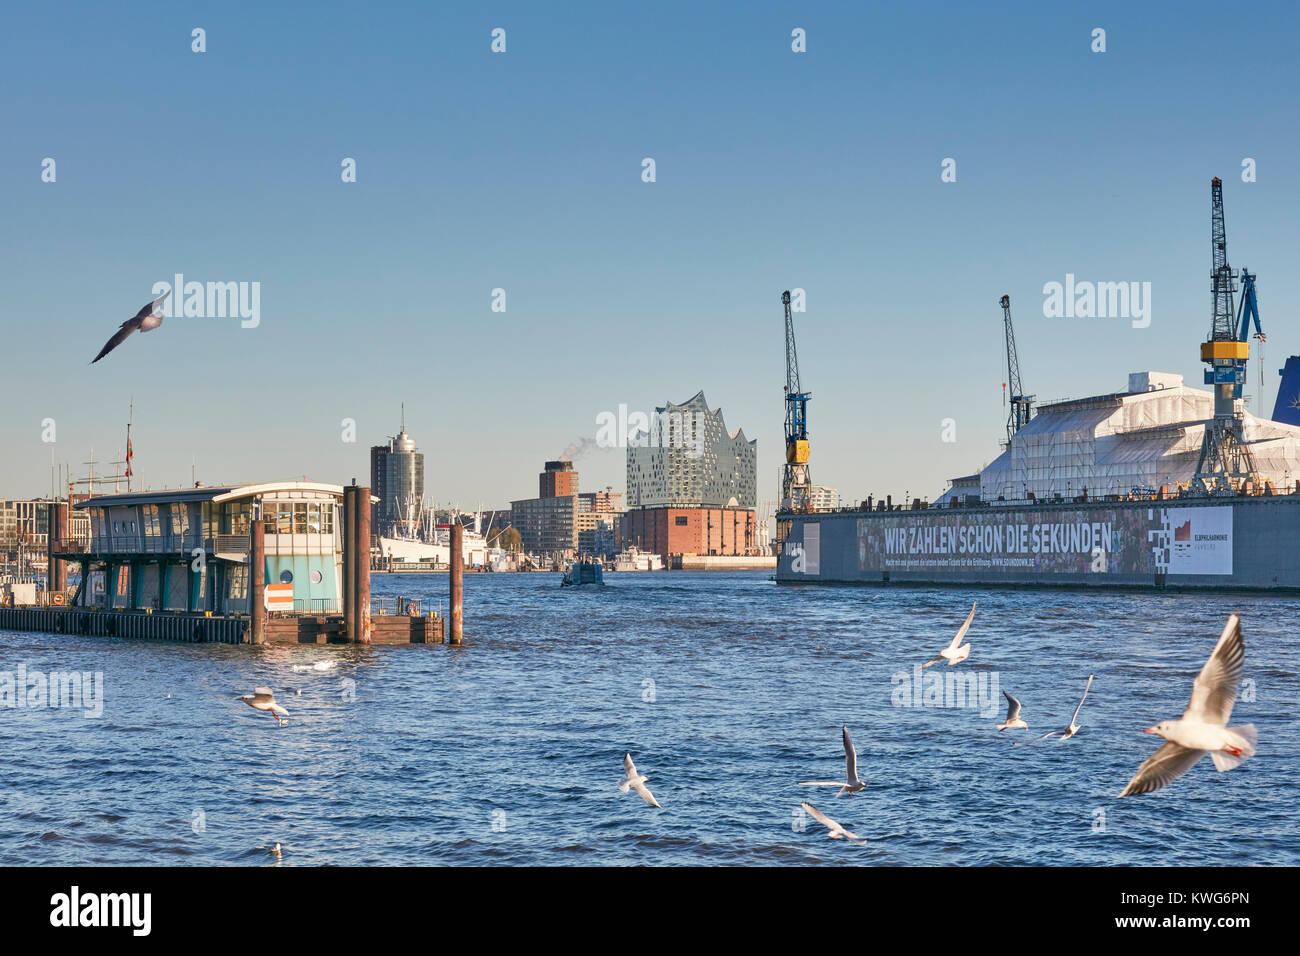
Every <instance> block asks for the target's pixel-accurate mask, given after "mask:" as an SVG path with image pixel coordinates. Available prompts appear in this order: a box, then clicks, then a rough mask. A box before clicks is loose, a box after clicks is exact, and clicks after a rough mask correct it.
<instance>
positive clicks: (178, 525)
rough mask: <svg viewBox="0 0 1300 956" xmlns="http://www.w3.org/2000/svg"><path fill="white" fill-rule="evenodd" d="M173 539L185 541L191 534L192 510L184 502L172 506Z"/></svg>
mask: <svg viewBox="0 0 1300 956" xmlns="http://www.w3.org/2000/svg"><path fill="white" fill-rule="evenodd" d="M171 520H172V537H173V538H176V539H178V540H184V539H185V538H186V537H188V536H189V533H190V508H189V505H187V504H185V502H183V501H177V502H173V503H172V506H171Z"/></svg>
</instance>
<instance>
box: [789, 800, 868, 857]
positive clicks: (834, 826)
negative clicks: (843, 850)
mask: <svg viewBox="0 0 1300 956" xmlns="http://www.w3.org/2000/svg"><path fill="white" fill-rule="evenodd" d="M799 806H801V807H803V808H804V809H805V810H806V811H808V813H809V815H810V816H812V818H813V819H814V820H816V821H817V822H818V823H820V824H821V825H822V826H824V827H825V828H826V829H827V830H830V831H831V832H830V833H828V834H826V835H827V836H828V837H830V838H831V839H832V840H839V839H846V840H848V841H849V842H850V843H856V844H857V845H858V846H862V844H864V843H866V842H867V839H866V837H860V836H858V835H857V834H856V833H853V832H852V831H850V830H846V829H844V827H842V826H841V825H840V824H838V823H836V822H835V821H834V820H832V819H831V818H830V817H828V816H827V815H826V814H824V813H822V812H821V811H820V810H818V809H817V808H816V807H814V806H813V805H812V804H811V803H809V802H808V801H807V800H805V801H804V802H803V803H801V804H799Z"/></svg>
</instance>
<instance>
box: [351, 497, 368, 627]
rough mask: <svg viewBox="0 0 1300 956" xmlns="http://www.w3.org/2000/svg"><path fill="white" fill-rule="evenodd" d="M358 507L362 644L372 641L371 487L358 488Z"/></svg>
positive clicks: (356, 571)
mask: <svg viewBox="0 0 1300 956" xmlns="http://www.w3.org/2000/svg"><path fill="white" fill-rule="evenodd" d="M352 501H353V507H355V508H356V518H355V524H356V558H355V559H354V563H353V566H352V573H353V574H354V575H356V583H355V585H354V589H355V591H356V597H357V601H356V604H357V610H356V624H357V630H356V637H354V638H353V640H355V641H357V642H358V643H361V644H369V643H370V489H369V488H366V487H362V488H358V489H356V493H355V494H354V495H353V497H352Z"/></svg>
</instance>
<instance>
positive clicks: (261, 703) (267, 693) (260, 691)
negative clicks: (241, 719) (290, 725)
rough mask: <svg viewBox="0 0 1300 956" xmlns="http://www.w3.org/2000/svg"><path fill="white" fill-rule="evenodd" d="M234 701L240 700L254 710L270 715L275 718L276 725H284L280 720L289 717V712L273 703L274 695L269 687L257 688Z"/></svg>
mask: <svg viewBox="0 0 1300 956" xmlns="http://www.w3.org/2000/svg"><path fill="white" fill-rule="evenodd" d="M235 700H242V701H243V702H244V703H245V704H247V705H248V706H249V707H252V708H253V709H254V710H260V711H261V712H262V713H264V714H270V715H271V716H272V717H274V718H275V722H276V723H277V724H282V723H284V721H283V720H281V718H282V717H288V716H289V712H288V711H287V710H285V709H284V708H283V707H281V706H280V705H279V704H277V703H276V702H275V693H274V692H273V691H272V690H271V688H269V687H257V688H255V689H254V690H253V693H251V694H241V695H240V696H239V697H236V698H235Z"/></svg>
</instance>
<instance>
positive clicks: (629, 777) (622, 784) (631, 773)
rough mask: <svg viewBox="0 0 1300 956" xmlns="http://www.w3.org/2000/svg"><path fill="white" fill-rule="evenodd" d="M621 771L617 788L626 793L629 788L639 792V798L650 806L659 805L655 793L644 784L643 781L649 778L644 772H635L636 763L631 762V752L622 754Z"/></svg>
mask: <svg viewBox="0 0 1300 956" xmlns="http://www.w3.org/2000/svg"><path fill="white" fill-rule="evenodd" d="M623 773H624V774H625V776H624V777H623V779H622V780H620V781H619V783H618V789H619V790H620V791H622V792H623V793H627V791H628V789H629V788H630V789H632V790H635V791H636V792H637V793H639V794H640V795H641V799H642V800H644V801H645V802H646V803H648V804H650V806H652V807H657V806H659V801H658V800H656V799H655V795H654V794H653V793H651V792H650V790H649V788H648V787H647V786H646V785H645V782H646V781H647V780H649V779H650V778H649V777H647V776H646V775H645V774H639V773H637V772H636V764H634V763H633V762H632V755H631V754H624V755H623Z"/></svg>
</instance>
